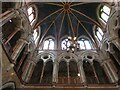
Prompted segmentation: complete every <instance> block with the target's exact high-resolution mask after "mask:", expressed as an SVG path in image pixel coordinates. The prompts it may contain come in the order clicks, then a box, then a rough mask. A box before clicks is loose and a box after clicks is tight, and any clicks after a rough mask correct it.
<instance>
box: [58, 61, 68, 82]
mask: <svg viewBox="0 0 120 90" xmlns="http://www.w3.org/2000/svg"><path fill="white" fill-rule="evenodd" d="M58 83H60V84H66V83H68V69H67V63H66V62H65V61H61V62H60V63H59V71H58Z"/></svg>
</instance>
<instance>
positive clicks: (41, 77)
mask: <svg viewBox="0 0 120 90" xmlns="http://www.w3.org/2000/svg"><path fill="white" fill-rule="evenodd" d="M45 66H46V64H45V63H44V64H43V68H42V73H41V76H40V83H41V82H42V79H43V74H44V69H45Z"/></svg>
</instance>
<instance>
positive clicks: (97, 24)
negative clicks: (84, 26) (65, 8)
mask: <svg viewBox="0 0 120 90" xmlns="http://www.w3.org/2000/svg"><path fill="white" fill-rule="evenodd" d="M70 10H72V11H74V12H76V13H78V14H80V15H83V16H85V17H86V18H88V19H89V20H91V21H92V22H94V23H95V25H97V26H98V27H101V25H100V24H99V23H97V22H96V21H95V20H93V19H92V18H90V17H89V16H87V15H85V14H84V13H81V12H79V11H77V10H75V9H73V8H70Z"/></svg>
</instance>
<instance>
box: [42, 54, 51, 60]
mask: <svg viewBox="0 0 120 90" xmlns="http://www.w3.org/2000/svg"><path fill="white" fill-rule="evenodd" d="M41 59H43V60H48V59H50V55H43V56H41Z"/></svg>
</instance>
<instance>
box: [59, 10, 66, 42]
mask: <svg viewBox="0 0 120 90" xmlns="http://www.w3.org/2000/svg"><path fill="white" fill-rule="evenodd" d="M65 13H66V12H65V11H64V15H63V17H62V22H61V25H60V31H59V34H58V40H60V33H61V31H62V26H63V21H64V18H65Z"/></svg>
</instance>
